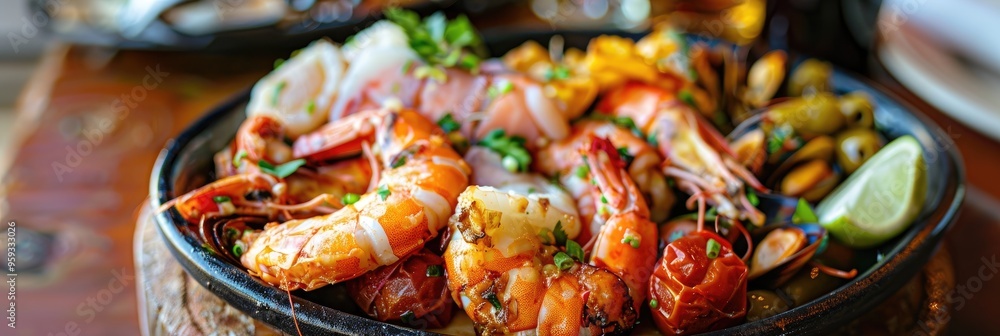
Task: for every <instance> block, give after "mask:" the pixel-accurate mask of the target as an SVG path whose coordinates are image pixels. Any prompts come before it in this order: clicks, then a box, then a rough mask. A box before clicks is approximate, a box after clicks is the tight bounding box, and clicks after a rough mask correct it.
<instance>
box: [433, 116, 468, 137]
mask: <svg viewBox="0 0 1000 336" xmlns="http://www.w3.org/2000/svg"><path fill="white" fill-rule="evenodd" d="M437 124H438V126H441V129H443V130H444V132H445V133H451V132H454V131H457V130H458V129H459V128H462V125H461V124H459V123H458V122H457V121H455V117H452V116H451V113H448V114H445V115H444V117H441V120H438V122H437Z"/></svg>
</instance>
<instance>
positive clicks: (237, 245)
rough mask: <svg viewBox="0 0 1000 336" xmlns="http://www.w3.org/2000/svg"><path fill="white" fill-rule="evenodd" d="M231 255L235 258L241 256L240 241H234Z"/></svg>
mask: <svg viewBox="0 0 1000 336" xmlns="http://www.w3.org/2000/svg"><path fill="white" fill-rule="evenodd" d="M233 255H234V256H236V257H237V258H239V257H240V256H242V255H243V242H242V241H239V240H238V241H236V243H235V244H233Z"/></svg>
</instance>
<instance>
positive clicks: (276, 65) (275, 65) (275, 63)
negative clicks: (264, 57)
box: [274, 58, 285, 69]
mask: <svg viewBox="0 0 1000 336" xmlns="http://www.w3.org/2000/svg"><path fill="white" fill-rule="evenodd" d="M282 64H285V59H284V58H279V59H276V60H274V68H275V69H277V68H278V67H280V66H281V65H282Z"/></svg>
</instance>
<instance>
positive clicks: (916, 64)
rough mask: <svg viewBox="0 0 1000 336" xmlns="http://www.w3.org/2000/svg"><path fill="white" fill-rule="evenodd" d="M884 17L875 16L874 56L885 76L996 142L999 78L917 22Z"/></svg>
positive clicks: (999, 130)
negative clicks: (962, 58)
mask: <svg viewBox="0 0 1000 336" xmlns="http://www.w3.org/2000/svg"><path fill="white" fill-rule="evenodd" d="M883 9H885V8H883ZM887 13H888V12H884V13H883V15H880V17H879V28H880V32H879V33H880V34H881V37H882V43H881V44H880V45H879V46H878V48H879V49H878V57H879V59H880V60H881V62H882V65H883V66H885V68H886V69H887V70H888V71H889V73H891V74H892V76H893V77H895V78H896V79H897V80H899V82H900V83H902V84H903V85H904V86H906V88H908V89H909V90H910V91H913V92H914V93H916V94H917V95H918V96H920V97H921V98H923V99H924V100H925V101H927V102H928V103H930V104H931V105H934V107H936V108H937V109H938V110H941V112H944V113H945V114H948V115H949V116H951V117H952V118H954V119H956V120H958V121H960V122H962V123H963V124H965V125H968V126H969V127H972V128H973V129H975V130H977V131H979V132H980V133H983V134H985V135H987V136H989V137H991V138H993V139H994V140H997V141H1000V75H997V74H996V73H995V72H994V71H993V70H991V69H988V68H984V67H982V66H980V65H976V64H972V63H970V62H962V61H960V60H959V58H957V57H955V56H954V55H953V54H952V53H951V52H950V51H949V50H948V49H949V48H946V47H944V46H943V45H942V44H940V43H937V42H934V41H933V40H932V39H931V38H929V37H928V35H927V34H925V33H923V32H921V31H920V29H919V28H918V27H917V26H916V24H914V21H915V20H913V21H904V22H899V20H895V21H893V19H892V16H891V15H890V14H887ZM982 33H987V32H982ZM987 34H991V33H987Z"/></svg>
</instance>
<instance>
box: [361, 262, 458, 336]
mask: <svg viewBox="0 0 1000 336" xmlns="http://www.w3.org/2000/svg"><path fill="white" fill-rule="evenodd" d="M347 289H348V291H349V292H350V293H349V294H350V296H351V299H353V300H354V302H355V303H357V304H358V306H360V307H361V310H363V311H364V312H365V313H366V314H368V316H371V317H372V318H374V319H376V320H379V321H383V322H390V323H394V324H398V325H402V326H406V327H410V328H415V329H428V328H441V327H443V326H445V325H447V324H448V322H450V321H451V310H452V306H454V304H453V302H452V300H451V294H450V293H449V292H448V281H447V279H446V278H445V267H444V259H441V257H439V256H437V255H435V254H433V253H431V252H430V251H429V250H427V249H423V250H421V251H420V252H417V253H416V254H414V255H411V256H409V257H407V258H405V259H403V260H400V261H398V262H396V263H395V264H392V265H388V266H383V267H380V268H378V269H376V270H374V271H372V272H368V273H366V274H365V275H362V276H361V277H358V278H356V279H354V280H351V281H350V282H348V283H347Z"/></svg>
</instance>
